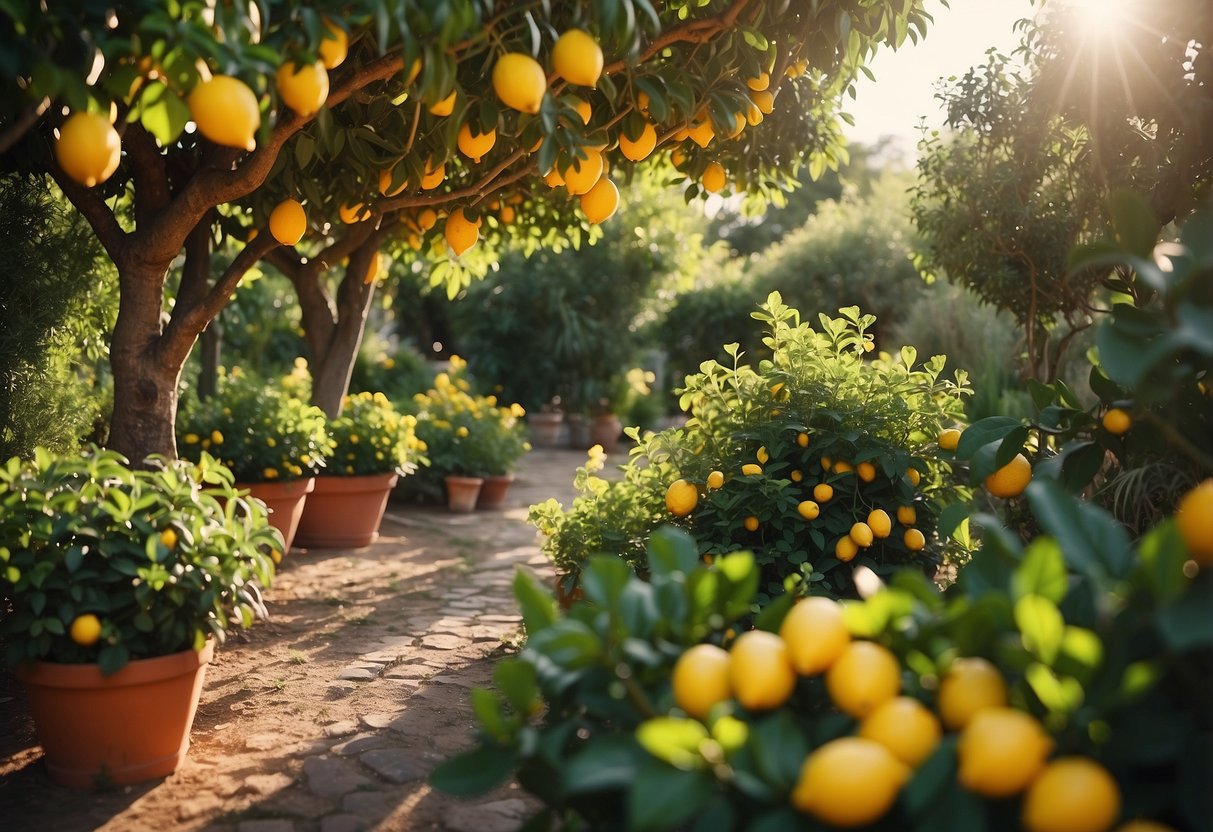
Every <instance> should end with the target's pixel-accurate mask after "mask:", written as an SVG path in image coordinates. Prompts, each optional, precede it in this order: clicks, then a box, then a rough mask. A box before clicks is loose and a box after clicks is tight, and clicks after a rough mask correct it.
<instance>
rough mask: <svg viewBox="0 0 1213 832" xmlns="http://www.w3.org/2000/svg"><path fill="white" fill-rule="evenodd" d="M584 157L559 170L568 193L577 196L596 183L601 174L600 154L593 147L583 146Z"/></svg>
mask: <svg viewBox="0 0 1213 832" xmlns="http://www.w3.org/2000/svg"><path fill="white" fill-rule="evenodd" d="M584 150H585V158H584V159H575V160H574V161H573V162H572V163H571V164H570V165H569V166H568V167H567V168H565V169H564V170H562V171H561V172H560V177H561V178H562V179H563V180H564V186H565V187H566V188H568V189H569V194H571V195H572V196H579V195H580V194H584V193H586V192H587V191H589V190H590V188H592V187H594V185H595V184H597V182H598V180H599V178H601V176H602V169H603V168H602V154H601V153H600V152H599V151H597V150H594V149H593V148H585V149H584Z"/></svg>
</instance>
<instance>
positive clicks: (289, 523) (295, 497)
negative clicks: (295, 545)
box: [236, 477, 316, 555]
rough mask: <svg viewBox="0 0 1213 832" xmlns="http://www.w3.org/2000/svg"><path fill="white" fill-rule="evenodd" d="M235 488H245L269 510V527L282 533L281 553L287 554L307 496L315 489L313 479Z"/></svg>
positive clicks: (239, 485) (252, 483)
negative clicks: (283, 544) (282, 544)
mask: <svg viewBox="0 0 1213 832" xmlns="http://www.w3.org/2000/svg"><path fill="white" fill-rule="evenodd" d="M236 486H237V487H238V488H247V489H248V490H249V491H250V492H251V494H252V496H254V497H256V498H257V499H258V500H260V501H261V502H263V503H265V507H266V508H268V509H269V510H270V525H271V526H273V527H274V528H275V529H277V530H278V531H280V532H282V539H283V540H284V541H285V542H286V545H285V546H284V548H283V550H282V553H283V554H284V555H285V554H286V553H287V552H289V551H290V550H291V542H292V541H293V540H294V539H295V530H296V529H298V528H299V518H300V517H302V516H303V506H304V503H305V502H306V500H307V495H308V494H311V493H312V491H313V490H315V488H316V479H315V477H309V478H308V479H305V480H289V481H287V482H250V483H236Z"/></svg>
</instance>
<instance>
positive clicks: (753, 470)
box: [741, 462, 762, 477]
mask: <svg viewBox="0 0 1213 832" xmlns="http://www.w3.org/2000/svg"><path fill="white" fill-rule="evenodd" d="M761 473H762V466H761V465H759V464H758V463H756V462H747V463H746V464H745V465H742V466H741V474H742V476H745V477H757V476H759V475H760V474H761Z"/></svg>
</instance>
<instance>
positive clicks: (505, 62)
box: [493, 52, 548, 115]
mask: <svg viewBox="0 0 1213 832" xmlns="http://www.w3.org/2000/svg"><path fill="white" fill-rule="evenodd" d="M547 89H548V79H547V76H546V75H544V74H543V67H541V66H540V65H539V62H538V61H536V60H535V59H534V58H532V57H531V56H530V55H524V54H523V53H521V52H507V53H506V54H504V55H502V56H501V57H500V58H498V59H497V63H496V64H494V66H493V90H494V91H495V92H496V93H497V97H498V98H500V99H501V103H502V104H504V105H505V106H507V107H510V108H512V109H515V110H518V111H519V112H520V113H529V114H530V115H535V114H536V113H538V112H539V105H540V104H542V103H543V96H544V93H546V92H547Z"/></svg>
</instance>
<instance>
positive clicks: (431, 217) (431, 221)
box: [417, 208, 438, 231]
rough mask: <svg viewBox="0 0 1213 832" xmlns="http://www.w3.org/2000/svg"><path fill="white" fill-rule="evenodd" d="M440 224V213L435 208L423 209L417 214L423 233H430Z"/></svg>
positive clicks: (418, 223)
mask: <svg viewBox="0 0 1213 832" xmlns="http://www.w3.org/2000/svg"><path fill="white" fill-rule="evenodd" d="M437 223H438V212H437V211H435V210H434V209H433V208H422V209H421V210H420V211H418V212H417V226H418V227H419V228H420V229H421V230H422V231H429V230H430V229H431V228H433V227H434V226H435V225H436V224H437Z"/></svg>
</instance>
